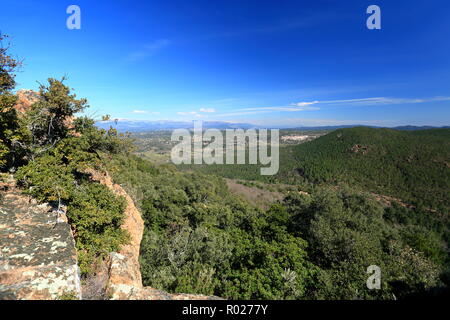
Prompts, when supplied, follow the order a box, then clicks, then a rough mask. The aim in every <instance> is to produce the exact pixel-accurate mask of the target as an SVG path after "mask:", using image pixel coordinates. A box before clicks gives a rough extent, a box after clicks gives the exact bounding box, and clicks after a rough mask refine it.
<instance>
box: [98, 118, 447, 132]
mask: <svg viewBox="0 0 450 320" xmlns="http://www.w3.org/2000/svg"><path fill="white" fill-rule="evenodd" d="M96 125H97V127H99V128H102V129H109V128H110V127H111V126H112V127H113V128H115V129H117V130H118V131H120V132H126V131H128V132H145V131H158V130H175V129H192V128H193V127H194V123H193V122H192V121H171V120H160V121H149V120H118V121H117V122H116V121H98V122H97V123H96ZM202 126H203V129H210V128H214V129H220V130H223V129H250V128H263V127H262V126H256V125H253V124H249V123H232V122H225V121H203V123H202ZM353 127H371V128H381V127H375V126H364V125H342V126H317V127H296V128H286V129H291V130H304V131H306V130H336V129H343V128H353ZM436 128H450V126H445V127H433V126H398V127H394V128H391V129H396V130H405V131H414V130H424V129H436ZM280 129H284V128H280Z"/></svg>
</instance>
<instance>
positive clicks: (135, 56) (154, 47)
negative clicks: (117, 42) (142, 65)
mask: <svg viewBox="0 0 450 320" xmlns="http://www.w3.org/2000/svg"><path fill="white" fill-rule="evenodd" d="M171 44H172V41H170V40H168V39H159V40H156V41H154V42H151V43H147V44H145V45H144V46H143V47H142V49H140V50H138V51H135V52H132V53H131V54H130V55H128V57H127V60H128V61H137V60H141V59H145V58H147V57H149V56H151V55H152V54H154V53H156V52H157V51H159V50H162V49H164V48H166V47H168V46H169V45H171Z"/></svg>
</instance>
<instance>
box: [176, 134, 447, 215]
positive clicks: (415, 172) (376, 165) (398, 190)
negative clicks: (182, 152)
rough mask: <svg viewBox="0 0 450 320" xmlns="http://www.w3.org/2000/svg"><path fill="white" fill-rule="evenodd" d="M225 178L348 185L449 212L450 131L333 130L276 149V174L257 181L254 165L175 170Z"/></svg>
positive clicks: (309, 187) (306, 186)
mask: <svg viewBox="0 0 450 320" xmlns="http://www.w3.org/2000/svg"><path fill="white" fill-rule="evenodd" d="M180 168H181V169H184V170H186V169H188V170H195V171H199V172H203V173H210V174H216V175H219V176H222V177H226V178H233V179H247V180H259V181H264V182H270V183H288V184H293V185H297V186H302V188H303V189H304V190H313V189H314V187H316V186H321V185H335V186H338V185H351V186H352V187H354V188H358V189H361V190H365V191H370V192H373V193H377V194H380V195H386V196H391V197H395V198H398V199H401V200H403V201H404V202H406V203H408V204H410V205H414V206H420V207H427V208H431V209H433V210H438V211H440V212H443V213H445V212H449V209H450V197H449V195H448V190H450V129H427V130H416V131H401V130H394V129H381V128H369V127H355V128H345V129H339V130H335V131H333V132H331V133H329V134H327V135H324V136H322V137H319V138H317V139H315V140H313V141H309V142H306V143H302V144H298V145H293V146H282V147H281V148H280V170H279V172H278V174H276V175H274V176H261V175H260V171H259V168H260V165H180Z"/></svg>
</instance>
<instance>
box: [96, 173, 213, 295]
mask: <svg viewBox="0 0 450 320" xmlns="http://www.w3.org/2000/svg"><path fill="white" fill-rule="evenodd" d="M89 173H90V174H91V175H92V178H93V179H94V180H97V181H99V182H100V183H102V184H104V185H105V186H107V187H108V188H109V189H110V190H111V191H113V192H114V193H115V194H116V195H119V196H123V197H124V198H125V200H126V202H127V207H126V209H125V220H124V223H123V225H122V228H124V229H125V230H127V231H128V233H129V234H130V237H131V239H130V243H129V244H128V245H125V246H122V247H121V249H120V251H119V252H113V253H111V254H110V261H109V278H108V281H107V292H108V295H109V296H110V298H111V299H113V300H216V299H220V298H218V297H213V296H204V295H194V294H170V293H167V292H164V291H161V290H157V289H154V288H150V287H144V286H143V285H142V277H141V271H140V265H139V249H140V245H141V240H142V235H143V232H144V221H143V220H142V217H141V214H140V212H139V210H138V209H137V208H136V206H135V204H134V201H133V199H132V198H131V197H130V196H129V195H128V194H127V193H126V192H125V190H124V189H123V188H122V187H121V186H120V185H118V184H115V183H114V182H113V181H112V179H111V177H110V176H109V175H108V174H107V173H100V172H97V171H93V170H91V171H90V172H89Z"/></svg>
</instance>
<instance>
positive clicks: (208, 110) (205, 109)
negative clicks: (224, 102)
mask: <svg viewBox="0 0 450 320" xmlns="http://www.w3.org/2000/svg"><path fill="white" fill-rule="evenodd" d="M200 112H206V113H213V112H216V109H214V108H200Z"/></svg>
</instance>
